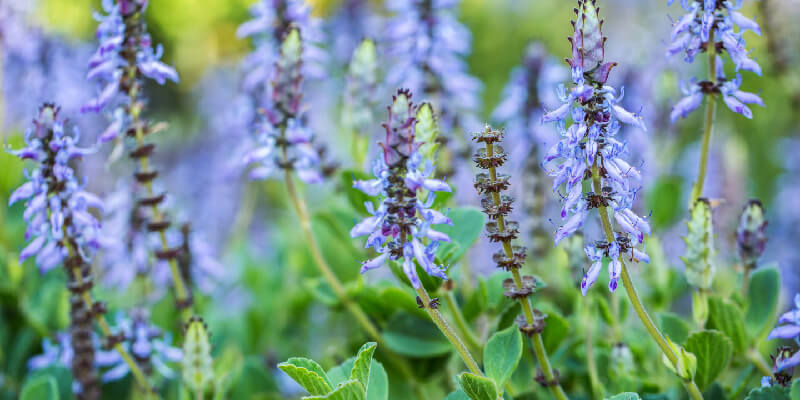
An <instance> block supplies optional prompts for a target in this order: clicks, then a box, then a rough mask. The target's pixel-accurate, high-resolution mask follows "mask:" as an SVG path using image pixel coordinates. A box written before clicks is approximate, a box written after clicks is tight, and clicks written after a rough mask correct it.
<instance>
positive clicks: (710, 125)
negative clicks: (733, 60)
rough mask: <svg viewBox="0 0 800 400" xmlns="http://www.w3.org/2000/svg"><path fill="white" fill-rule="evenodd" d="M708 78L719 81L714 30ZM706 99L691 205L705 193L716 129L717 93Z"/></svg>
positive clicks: (710, 45)
mask: <svg viewBox="0 0 800 400" xmlns="http://www.w3.org/2000/svg"><path fill="white" fill-rule="evenodd" d="M708 43H709V44H708V50H707V52H708V80H709V81H711V83H712V85H713V84H716V81H717V57H716V56H717V54H716V51H715V50H714V30H713V29H712V30H711V32H710V33H709V34H708ZM707 97H708V98H707V99H706V116H705V123H704V125H703V143H702V147H701V148H700V161H699V165H698V166H697V180H696V181H695V183H694V186H693V187H692V197H691V198H690V199H689V207H690V208H691V207H692V206H693V205H694V202H695V201H696V200H697V198H698V197H700V196H702V195H703V184H704V183H705V180H706V167H707V165H708V152H709V147H710V146H711V133H712V132H713V130H714V109H715V108H716V100H717V98H716V95H715V94H714V93H709V94H708V95H707Z"/></svg>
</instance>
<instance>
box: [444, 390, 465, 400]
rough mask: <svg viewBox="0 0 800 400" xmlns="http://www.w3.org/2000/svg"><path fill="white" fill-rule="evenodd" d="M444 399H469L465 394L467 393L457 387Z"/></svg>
mask: <svg viewBox="0 0 800 400" xmlns="http://www.w3.org/2000/svg"><path fill="white" fill-rule="evenodd" d="M444 400H469V396H467V394H466V393H464V392H463V391H462V390H461V389H458V390H456V391H455V392H453V393H450V394H448V395H447V397H445V398H444Z"/></svg>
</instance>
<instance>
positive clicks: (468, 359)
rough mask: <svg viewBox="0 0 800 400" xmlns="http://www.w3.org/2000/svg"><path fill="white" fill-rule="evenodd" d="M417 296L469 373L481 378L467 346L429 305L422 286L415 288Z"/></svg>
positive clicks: (481, 373) (440, 314)
mask: <svg viewBox="0 0 800 400" xmlns="http://www.w3.org/2000/svg"><path fill="white" fill-rule="evenodd" d="M417 295H418V296H419V298H420V300H422V305H423V307H424V308H425V311H427V312H428V315H430V317H431V320H433V323H434V324H436V327H438V328H439V330H440V331H442V333H443V334H444V336H445V337H447V340H448V341H450V344H452V345H453V347H454V348H455V349H456V351H457V352H458V355H460V356H461V360H463V361H464V364H466V365H467V368H469V371H470V372H472V373H473V374H475V375H478V376H483V372H481V369H480V367H479V366H478V363H476V362H475V359H474V358H472V354H470V352H469V350H467V346H465V345H464V341H462V340H461V338H460V337H459V336H458V334H457V333H456V331H454V330H453V328H452V327H451V326H450V324H448V323H447V320H446V319H445V318H444V315H442V313H441V312H440V311H439V309H438V308H437V306H435V305H432V304H431V297H430V296H429V295H428V292H427V291H426V290H425V288H424V287H423V286H421V285H420V287H419V288H417Z"/></svg>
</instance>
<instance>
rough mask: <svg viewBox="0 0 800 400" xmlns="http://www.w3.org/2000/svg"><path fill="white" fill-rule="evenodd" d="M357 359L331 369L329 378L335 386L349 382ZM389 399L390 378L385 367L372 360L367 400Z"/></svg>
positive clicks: (350, 359)
mask: <svg viewBox="0 0 800 400" xmlns="http://www.w3.org/2000/svg"><path fill="white" fill-rule="evenodd" d="M355 361H356V358H355V357H350V358H348V359H347V360H345V361H344V362H343V363H341V364H339V365H337V366H335V367H333V368H331V369H330V370H329V371H328V377H329V378H330V380H331V382H333V384H334V385H338V384H340V383H343V382H345V381H347V380H348V379H349V378H348V377H349V374H350V373H351V371H352V370H353V364H355ZM388 399H389V377H388V375H386V370H385V369H384V368H383V365H381V363H379V362H378V361H376V360H375V359H374V358H373V359H372V365H371V366H370V369H369V387H367V398H366V400H388Z"/></svg>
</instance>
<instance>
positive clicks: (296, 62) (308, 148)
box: [242, 29, 323, 183]
mask: <svg viewBox="0 0 800 400" xmlns="http://www.w3.org/2000/svg"><path fill="white" fill-rule="evenodd" d="M302 49H303V42H302V40H301V38H300V31H299V30H297V29H292V30H291V31H289V32H288V34H287V35H286V37H285V39H284V40H283V42H282V43H281V57H280V59H278V61H277V62H276V63H275V65H274V71H273V74H272V77H273V79H272V83H271V91H270V96H269V98H268V99H267V100H266V105H265V108H263V109H262V110H261V112H262V114H263V116H264V117H263V118H262V120H261V121H260V122H259V123H258V124H257V134H256V138H255V146H254V148H253V149H252V150H250V151H249V152H248V153H247V154H245V156H244V159H243V160H242V163H243V164H244V165H250V166H253V168H252V169H251V171H250V179H259V180H260V179H267V178H270V177H272V176H273V175H274V174H275V173H276V172H278V171H281V170H294V171H296V172H297V175H298V177H299V178H300V179H301V180H302V181H304V182H306V183H320V182H322V179H323V176H322V172H321V171H320V168H321V165H320V164H321V159H320V152H319V150H318V149H317V148H316V147H315V146H314V143H313V137H312V134H311V131H310V129H309V128H308V127H307V126H306V125H305V116H304V110H303V107H302V102H301V101H302V97H303V92H302V83H303V73H302V70H301V66H302V65H303V62H302V60H303V59H302V57H303V54H304V52H303V50H302Z"/></svg>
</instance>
